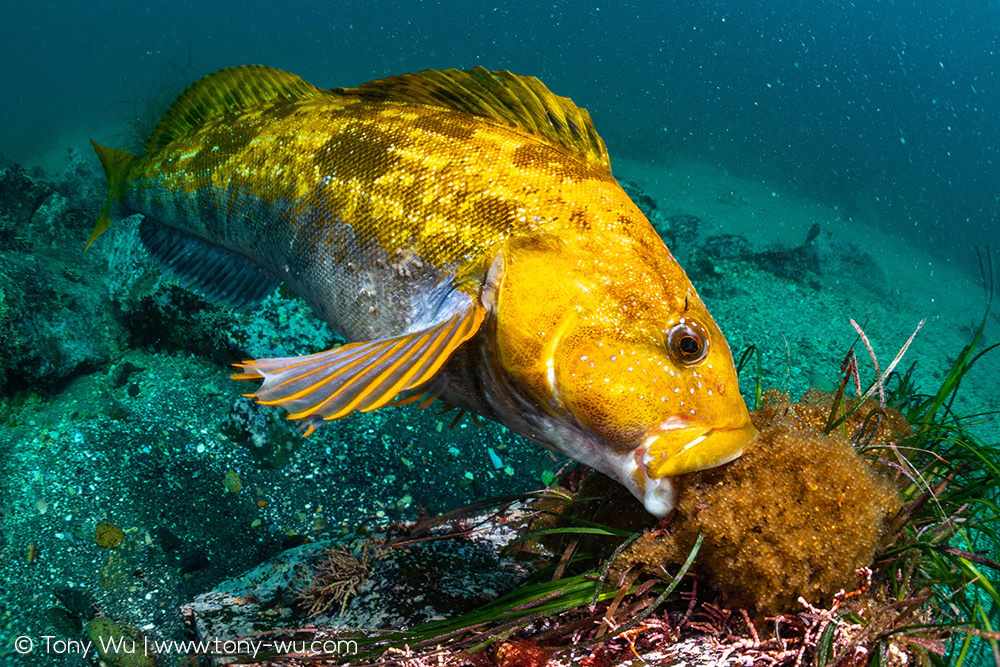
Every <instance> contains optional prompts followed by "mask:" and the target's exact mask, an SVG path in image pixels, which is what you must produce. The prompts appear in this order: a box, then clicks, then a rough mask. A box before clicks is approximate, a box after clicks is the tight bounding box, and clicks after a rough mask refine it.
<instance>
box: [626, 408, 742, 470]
mask: <svg viewBox="0 0 1000 667" xmlns="http://www.w3.org/2000/svg"><path fill="white" fill-rule="evenodd" d="M757 433H758V432H757V429H755V428H754V427H753V424H751V423H750V420H749V419H747V420H745V421H743V422H742V423H740V424H738V425H735V426H730V427H716V428H711V427H709V426H707V425H705V424H699V423H693V422H690V421H687V420H677V419H674V420H670V421H668V422H665V423H664V424H662V425H661V426H659V427H657V428H656V429H654V430H653V431H652V432H651V433H650V434H649V435H648V436H647V437H646V439H645V441H644V442H643V444H642V445H641V446H640V447H639V448H638V449H637V450H636V454H637V455H639V454H641V456H642V460H641V463H642V467H644V468H645V471H646V476H647V478H648V479H650V480H659V479H662V478H664V477H673V476H675V475H683V474H684V473H688V472H695V471H697V470H705V469H706V468H714V467H716V466H720V465H722V464H724V463H729V462H730V461H732V460H733V459H736V458H739V456H740V455H741V454H743V448H744V447H746V445H747V443H749V442H750V441H751V440H753V439H754V438H756V437H757ZM637 458H638V456H637ZM637 462H639V461H637Z"/></svg>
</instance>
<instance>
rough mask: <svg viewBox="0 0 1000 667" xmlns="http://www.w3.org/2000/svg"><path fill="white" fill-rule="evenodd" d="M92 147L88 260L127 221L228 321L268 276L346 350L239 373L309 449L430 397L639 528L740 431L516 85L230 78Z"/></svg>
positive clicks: (578, 120)
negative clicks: (617, 493) (592, 485)
mask: <svg viewBox="0 0 1000 667" xmlns="http://www.w3.org/2000/svg"><path fill="white" fill-rule="evenodd" d="M95 148H96V149H97V151H98V155H99V157H100V158H101V160H102V163H103V164H104V166H105V169H106V171H107V173H108V181H109V196H108V203H107V206H106V207H105V209H104V211H103V212H102V214H101V216H100V217H99V219H98V222H97V224H96V226H95V229H94V233H93V235H92V236H91V240H90V243H93V242H94V240H95V239H96V238H97V237H98V236H99V235H100V234H101V233H102V232H103V231H104V230H105V229H106V228H107V227H108V226H109V225H110V224H111V222H112V218H120V217H122V216H123V215H127V214H131V213H142V214H143V215H144V216H145V220H144V222H143V224H142V234H141V238H142V241H143V243H144V244H145V245H146V247H147V248H148V249H149V250H150V252H151V253H152V254H153V256H154V257H155V258H156V259H157V261H159V262H160V264H161V266H162V267H163V268H164V269H165V270H168V271H171V272H173V273H175V274H176V275H177V277H178V279H179V280H180V281H181V282H182V283H183V284H185V285H186V286H189V287H191V288H193V289H196V290H198V291H200V292H201V293H202V294H203V295H205V296H206V298H209V299H210V300H213V301H215V302H218V303H224V304H227V305H231V306H235V307H240V306H245V305H251V304H253V303H259V302H260V300H261V299H262V298H263V297H264V296H266V294H267V293H269V292H270V291H271V290H273V289H274V287H276V286H277V284H279V283H281V282H284V283H286V284H287V285H288V287H289V288H291V289H292V290H293V291H294V292H295V293H296V294H298V295H300V296H301V297H303V298H304V299H305V300H306V301H307V302H308V303H309V304H310V305H311V306H312V307H313V309H314V310H315V311H316V312H317V314H318V315H319V316H320V317H322V318H323V319H324V320H326V321H327V322H328V323H329V324H330V325H331V326H332V327H333V328H334V329H335V330H337V331H338V332H339V333H340V334H341V335H343V336H344V337H345V338H346V339H347V340H348V341H351V342H350V343H349V344H348V345H345V346H342V347H339V348H334V349H332V350H327V351H324V352H320V353H317V354H310V355H306V356H305V357H302V358H297V359H296V358H293V359H261V360H246V361H244V362H242V363H240V364H237V366H238V367H239V369H240V372H238V373H236V374H235V375H234V378H236V379H241V380H251V379H257V380H260V379H263V380H264V383H263V385H262V386H261V388H259V389H258V390H257V391H256V392H253V393H251V394H249V395H250V396H252V397H253V398H255V399H256V400H258V401H260V402H262V403H266V404H268V405H277V406H280V407H282V408H284V409H286V410H287V411H288V412H289V413H290V418H293V419H301V420H304V421H303V423H305V424H307V425H308V429H307V431H308V432H311V431H312V429H313V428H314V427H315V425H316V424H317V423H321V422H322V421H323V420H331V419H338V418H340V417H342V416H344V415H346V414H349V413H350V412H351V411H354V410H361V411H367V410H372V409H377V408H379V407H381V406H383V405H389V404H401V403H404V402H410V401H409V399H404V398H403V395H404V394H405V393H406V392H414V394H415V395H420V396H425V397H426V398H424V399H422V403H421V404H422V405H423V404H426V403H427V402H428V400H433V398H435V397H440V398H442V399H443V400H445V401H447V402H448V403H450V404H452V405H455V406H458V407H461V408H463V409H466V410H469V411H471V412H473V413H474V414H478V415H482V416H485V417H488V418H491V419H494V420H497V421H500V422H501V423H504V424H506V425H507V426H508V427H510V428H511V429H513V430H514V431H516V432H518V433H521V434H522V435H524V436H526V437H528V438H530V439H532V440H534V441H536V442H538V443H540V444H542V445H543V446H546V447H549V448H550V449H553V450H556V451H559V452H561V453H563V454H566V455H568V456H571V457H573V458H576V459H577V460H580V461H582V462H584V463H587V464H589V465H591V466H594V467H595V468H597V469H598V470H601V471H602V472H605V473H607V474H609V475H612V476H613V477H615V478H616V479H618V480H619V481H620V482H621V483H622V484H624V485H625V486H627V487H628V488H629V489H631V490H632V492H633V493H635V495H636V496H637V497H638V498H640V499H642V500H643V502H644V503H645V504H646V507H647V509H649V511H651V512H653V513H655V514H663V513H665V512H666V511H668V510H669V508H670V507H671V506H672V504H673V491H672V486H671V485H670V482H669V478H670V476H672V475H675V474H680V473H682V472H685V471H688V470H694V469H700V468H704V467H709V466H712V465H718V464H720V463H724V462H725V461H728V460H731V459H732V458H733V457H735V456H738V455H739V453H740V452H741V451H742V448H743V446H744V445H745V444H746V442H748V441H749V440H750V439H751V438H752V437H753V436H754V434H755V431H754V430H753V427H752V426H751V425H750V424H749V418H748V415H747V411H746V406H745V405H744V403H743V402H742V399H741V398H740V396H739V392H738V390H737V387H736V376H735V370H734V368H733V363H732V355H731V353H730V351H729V348H728V346H727V344H726V342H725V338H724V337H723V336H722V334H721V332H720V331H719V330H718V327H717V326H716V324H715V322H714V321H713V320H712V318H711V316H710V315H709V314H708V311H707V309H706V308H705V306H704V303H702V301H701V300H700V298H699V297H698V295H697V292H696V291H695V290H694V288H693V286H692V285H691V284H690V281H689V280H688V279H687V276H686V275H685V274H684V271H683V269H681V267H680V266H679V265H678V264H677V262H676V261H675V259H674V258H673V256H672V255H671V254H670V252H669V250H667V248H666V247H665V246H664V245H663V242H662V240H661V239H660V238H659V236H658V235H657V234H656V232H655V231H654V230H653V228H652V226H651V225H650V224H649V222H648V221H647V220H646V219H645V217H644V216H643V215H642V213H641V211H640V210H639V209H638V208H637V207H636V206H635V204H634V203H633V202H632V201H631V200H630V199H629V198H628V196H627V195H626V194H625V192H624V190H622V188H621V187H620V185H619V184H618V182H617V181H616V180H615V179H614V177H613V176H612V174H611V169H610V160H609V158H608V155H607V150H606V148H605V146H604V142H603V141H602V140H601V139H600V137H599V135H598V134H597V132H596V130H594V128H593V124H592V123H591V120H590V116H589V115H588V114H587V112H586V111H584V110H583V109H581V108H579V107H577V106H576V105H574V104H573V103H572V102H571V101H570V100H568V99H567V98H563V97H559V96H556V95H554V94H552V93H551V92H550V91H549V90H548V89H547V88H546V87H545V86H544V85H543V84H541V82H539V81H538V80H537V79H534V78H532V77H522V76H518V75H514V74H510V73H509V72H489V71H487V70H485V69H482V68H476V69H474V70H469V71H465V72H463V71H459V70H439V71H435V70H429V71H425V72H418V73H415V74H409V75H402V76H398V77H390V78H388V79H383V80H379V81H373V82H369V83H366V84H363V85H361V86H358V87H357V88H352V89H334V90H323V89H320V88H316V87H314V86H311V85H310V84H308V83H306V82H304V81H303V80H302V79H299V78H298V77H295V76H294V75H291V74H287V73H284V72H280V71H278V70H272V69H268V68H263V67H257V66H253V67H244V68H232V69H229V70H223V71H222V72H219V73H217V74H215V75H212V76H210V77H206V78H205V79H202V80H200V81H198V82H196V83H195V84H193V85H192V86H191V87H190V88H189V89H188V90H187V91H185V93H183V94H182V95H181V96H180V97H179V98H178V100H177V101H175V103H174V105H173V106H172V107H171V109H170V111H168V113H167V115H166V116H165V117H164V119H163V121H162V122H161V123H160V125H159V126H158V127H157V129H156V130H155V131H154V132H153V134H152V135H151V137H150V139H149V141H148V142H147V155H146V156H144V157H135V156H131V155H129V154H127V153H124V152H121V151H114V150H112V149H107V148H104V147H101V146H98V145H97V144H95ZM681 341H683V343H684V344H683V345H681V343H680V342H681ZM667 370H669V371H670V372H669V374H664V372H665V371H667ZM727 387H731V390H729V391H727Z"/></svg>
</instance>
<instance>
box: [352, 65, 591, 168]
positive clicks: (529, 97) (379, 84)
mask: <svg viewBox="0 0 1000 667" xmlns="http://www.w3.org/2000/svg"><path fill="white" fill-rule="evenodd" d="M332 92H334V93H339V94H343V95H356V96H358V97H360V98H362V99H373V100H384V101H388V102H403V103H410V104H427V105H430V106H438V107H444V108H447V109H455V110H458V111H464V112H466V113H471V114H475V115H477V116H483V117H485V118H490V119H492V120H495V121H499V122H502V123H505V124H507V125H513V126H516V127H519V128H521V129H523V130H527V131H528V132H531V133H533V134H536V135H539V136H542V137H544V138H545V139H548V140H549V141H551V142H552V143H554V144H556V145H558V146H561V147H562V148H564V149H566V150H568V151H569V152H572V153H574V154H577V155H580V156H582V157H583V158H584V159H585V160H586V161H587V162H588V163H589V164H591V165H592V166H594V167H596V168H599V169H602V170H603V171H605V172H607V173H609V174H610V173H611V160H610V158H609V157H608V149H607V147H606V146H605V145H604V140H603V139H601V137H600V135H598V134H597V130H596V129H595V128H594V123H593V121H592V120H591V119H590V114H589V113H587V110H586V109H583V108H581V107H578V106H577V105H576V104H574V103H573V101H572V100H571V99H569V98H568V97H562V96H559V95H556V94H554V93H553V92H552V91H551V90H549V89H548V88H547V87H546V86H545V84H544V83H542V82H541V81H539V80H538V79H537V78H535V77H533V76H522V75H520V74H512V73H510V72H508V71H506V70H499V71H496V72H491V71H489V70H488V69H486V68H483V67H476V68H475V69H471V70H465V71H463V70H457V69H443V70H424V71H422V72H414V73H412V74H402V75H400V76H391V77H388V78H386V79H378V80H377V81H369V82H368V83H363V84H361V85H360V86H358V87H356V88H336V89H334V90H333V91H332Z"/></svg>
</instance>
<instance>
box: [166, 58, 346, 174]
mask: <svg viewBox="0 0 1000 667" xmlns="http://www.w3.org/2000/svg"><path fill="white" fill-rule="evenodd" d="M329 95H330V93H329V92H328V91H325V90H323V89H321V88H317V87H316V86H314V85H312V84H311V83H307V82H306V81H304V80H303V79H302V78H301V77H298V76H296V75H294V74H289V73H288V72H282V71H281V70H278V69H273V68H271V67H264V66H262V65H244V66H241V67H229V68H227V69H224V70H220V71H218V72H215V73H214V74H209V75H208V76H206V77H203V78H201V79H198V80H197V81H195V82H194V83H192V84H191V85H190V86H188V88H187V90H185V91H184V92H183V93H181V94H180V95H179V96H178V97H177V99H176V100H174V103H173V104H171V105H170V109H169V110H168V111H167V113H166V115H164V116H163V120H161V121H160V124H159V125H157V126H156V129H154V130H153V133H152V134H151V135H149V139H148V140H147V141H146V154H147V155H149V154H151V153H155V152H156V151H158V150H160V149H161V148H163V147H164V146H166V145H167V144H169V143H170V142H172V141H173V140H174V139H177V138H178V137H181V136H184V135H185V134H187V133H189V132H191V131H193V130H195V129H197V128H198V127H200V126H201V125H203V124H204V123H205V122H206V121H208V120H210V119H212V118H216V117H219V116H222V115H223V114H226V113H240V112H241V111H243V110H245V109H250V108H253V107H256V106H259V105H262V104H269V103H273V102H275V101H277V100H280V99H290V100H301V99H308V98H311V97H321V96H329Z"/></svg>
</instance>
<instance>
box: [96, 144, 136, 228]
mask: <svg viewBox="0 0 1000 667" xmlns="http://www.w3.org/2000/svg"><path fill="white" fill-rule="evenodd" d="M90 143H91V144H93V146H94V150H95V151H97V157H98V159H100V161H101V164H102V165H103V166H104V174H105V175H106V176H107V179H108V201H107V203H105V204H104V210H102V211H101V214H100V215H99V216H97V222H96V223H95V224H94V231H93V232H91V234H90V239H88V240H87V248H90V246H92V245H93V244H94V241H96V240H97V237H98V236H100V235H101V234H103V233H104V232H105V231H106V230H107V228H108V227H110V226H111V210H112V206H113V205H114V202H115V200H116V199H118V197H119V196H120V194H121V192H120V191H121V184H122V182H123V181H124V180H125V174H126V172H127V171H128V166H129V165H130V164H131V163H132V160H134V159H135V156H134V155H132V154H131V153H127V152H125V151H120V150H117V149H114V148H105V147H104V146H102V145H100V144H99V143H97V142H96V141H93V140H91V142H90Z"/></svg>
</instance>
